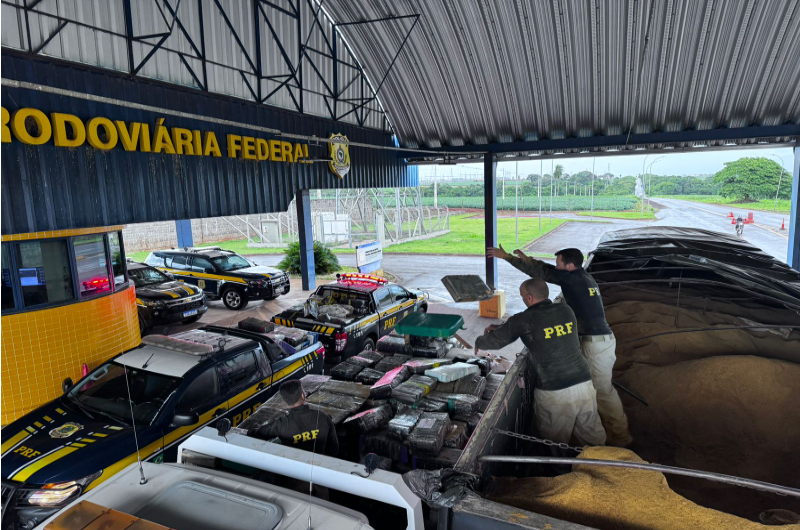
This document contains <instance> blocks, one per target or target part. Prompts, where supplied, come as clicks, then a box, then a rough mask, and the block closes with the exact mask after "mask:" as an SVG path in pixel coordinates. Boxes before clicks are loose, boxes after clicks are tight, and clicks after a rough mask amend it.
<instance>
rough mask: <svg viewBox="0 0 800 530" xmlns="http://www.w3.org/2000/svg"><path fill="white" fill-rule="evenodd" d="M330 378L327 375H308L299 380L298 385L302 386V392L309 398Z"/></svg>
mask: <svg viewBox="0 0 800 530" xmlns="http://www.w3.org/2000/svg"><path fill="white" fill-rule="evenodd" d="M330 378H331V376H329V375H317V374H308V375H304V376H303V377H302V378H301V379H300V384H301V385H303V390H305V392H306V395H307V396H309V395H311V394H313V393H314V392H316V391H317V390H319V387H320V386H322V384H323V383H325V382H326V381H329V380H330ZM276 395H277V394H276Z"/></svg>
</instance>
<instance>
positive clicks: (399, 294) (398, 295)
mask: <svg viewBox="0 0 800 530" xmlns="http://www.w3.org/2000/svg"><path fill="white" fill-rule="evenodd" d="M389 291H390V292H391V293H392V298H394V303H395V304H397V307H398V309H397V312H396V313H395V315H397V322H395V326H396V325H397V323H398V322H400V321H401V320H403V319H404V318H405V317H406V316H408V314H409V313H412V312H413V311H414V300H416V299H415V298H412V297H411V295H410V294H409V293H408V291H406V290H405V289H403V288H402V287H400V286H399V285H390V286H389ZM392 329H394V327H392Z"/></svg>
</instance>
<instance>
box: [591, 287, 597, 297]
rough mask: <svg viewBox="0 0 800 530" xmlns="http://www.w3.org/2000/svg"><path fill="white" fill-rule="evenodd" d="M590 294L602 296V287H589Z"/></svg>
mask: <svg viewBox="0 0 800 530" xmlns="http://www.w3.org/2000/svg"><path fill="white" fill-rule="evenodd" d="M589 296H600V289H598V288H597V287H589Z"/></svg>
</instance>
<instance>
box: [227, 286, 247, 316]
mask: <svg viewBox="0 0 800 530" xmlns="http://www.w3.org/2000/svg"><path fill="white" fill-rule="evenodd" d="M247 302H248V300H247V295H245V294H244V293H243V292H242V291H241V290H240V289H238V288H236V287H229V288H227V289H225V291H224V292H223V293H222V303H223V304H225V307H227V308H228V309H231V310H233V311H239V310H240V309H244V308H245V307H247Z"/></svg>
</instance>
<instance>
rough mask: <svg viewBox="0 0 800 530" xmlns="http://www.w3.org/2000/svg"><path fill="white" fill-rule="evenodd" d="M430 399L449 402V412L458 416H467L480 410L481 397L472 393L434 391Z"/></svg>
mask: <svg viewBox="0 0 800 530" xmlns="http://www.w3.org/2000/svg"><path fill="white" fill-rule="evenodd" d="M428 399H430V400H431V401H442V402H444V403H447V412H449V413H451V414H453V415H454V416H458V417H467V416H471V415H473V414H475V413H476V412H478V405H479V402H480V398H479V397H478V396H473V395H472V394H448V393H446V392H432V393H431V394H430V395H429V396H428Z"/></svg>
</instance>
